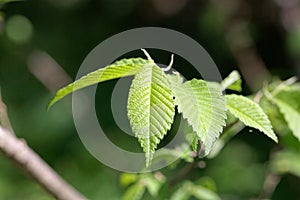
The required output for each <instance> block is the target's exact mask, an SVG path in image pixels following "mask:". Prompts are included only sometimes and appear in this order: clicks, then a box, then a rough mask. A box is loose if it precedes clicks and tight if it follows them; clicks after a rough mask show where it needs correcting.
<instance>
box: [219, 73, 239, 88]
mask: <svg viewBox="0 0 300 200" xmlns="http://www.w3.org/2000/svg"><path fill="white" fill-rule="evenodd" d="M221 84H222V86H223V88H224V89H230V90H234V91H238V92H241V91H242V80H241V75H240V74H239V72H238V71H236V70H234V71H232V72H231V73H230V74H229V75H228V76H227V77H226V78H225V79H224V80H223V81H222V83H221Z"/></svg>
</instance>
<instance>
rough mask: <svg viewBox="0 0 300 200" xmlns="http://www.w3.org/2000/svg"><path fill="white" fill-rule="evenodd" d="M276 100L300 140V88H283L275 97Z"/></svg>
mask: <svg viewBox="0 0 300 200" xmlns="http://www.w3.org/2000/svg"><path fill="white" fill-rule="evenodd" d="M274 101H275V103H276V105H277V106H278V107H279V110H280V112H281V113H282V114H283V115H284V118H285V120H286V122H287V123H288V126H289V128H290V129H291V131H292V132H293V134H294V136H295V137H297V138H298V140H300V123H299V122H300V90H298V89H290V90H282V91H280V92H279V93H278V94H277V95H276V96H275V97H274Z"/></svg>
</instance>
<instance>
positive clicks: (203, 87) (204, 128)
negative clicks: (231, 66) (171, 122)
mask: <svg viewBox="0 0 300 200" xmlns="http://www.w3.org/2000/svg"><path fill="white" fill-rule="evenodd" d="M169 80H170V82H171V90H172V92H173V95H174V96H175V104H176V105H177V106H178V112H179V113H182V115H183V118H185V119H187V122H188V124H189V125H191V126H192V129H193V131H194V132H195V134H196V135H197V137H198V139H200V141H201V142H202V145H203V146H202V147H201V148H202V149H203V150H204V152H203V155H201V156H206V155H207V154H208V153H209V152H210V150H211V149H212V147H213V145H214V143H215V141H216V139H217V138H218V137H219V135H220V133H221V132H222V130H223V126H225V119H226V108H225V98H224V96H223V95H222V94H221V89H220V86H219V84H214V83H208V82H206V81H204V80H197V79H193V80H191V81H187V82H185V83H183V84H182V82H183V79H182V78H181V77H180V76H179V75H170V76H169ZM192 141H193V142H192V143H193V145H192V146H193V149H195V148H196V145H197V142H195V140H194V139H193V140H192ZM196 141H197V140H196Z"/></svg>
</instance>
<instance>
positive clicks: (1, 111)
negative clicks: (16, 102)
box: [0, 90, 14, 134]
mask: <svg viewBox="0 0 300 200" xmlns="http://www.w3.org/2000/svg"><path fill="white" fill-rule="evenodd" d="M0 125H1V126H2V127H3V128H5V129H7V130H8V131H9V132H10V133H12V134H14V130H13V128H12V126H11V124H10V121H9V118H8V114H7V108H6V105H5V103H4V102H3V101H2V95H1V90H0Z"/></svg>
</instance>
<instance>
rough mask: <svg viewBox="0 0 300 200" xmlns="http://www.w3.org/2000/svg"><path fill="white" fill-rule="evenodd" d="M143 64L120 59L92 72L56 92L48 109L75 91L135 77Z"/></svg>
mask: <svg viewBox="0 0 300 200" xmlns="http://www.w3.org/2000/svg"><path fill="white" fill-rule="evenodd" d="M145 64H149V61H148V60H144V59H142V58H131V59H122V60H120V61H117V62H115V63H113V64H111V65H108V66H107V67H105V68H101V69H98V70H96V71H94V72H91V73H89V74H87V75H85V76H83V77H81V78H80V79H78V80H76V81H74V82H73V83H71V84H69V85H67V86H66V87H64V88H62V89H60V90H58V92H57V93H56V95H55V97H54V98H53V99H52V100H51V102H50V103H49V105H48V109H49V108H50V107H51V106H52V105H53V104H55V103H56V102H57V101H59V100H60V99H62V98H63V97H65V96H66V95H68V94H70V93H72V92H75V91H76V90H79V89H81V88H84V87H87V86H90V85H94V84H96V83H100V82H104V81H107V80H112V79H116V78H121V77H124V76H131V75H135V74H137V73H138V72H139V71H140V69H141V67H142V66H143V65H145Z"/></svg>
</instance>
